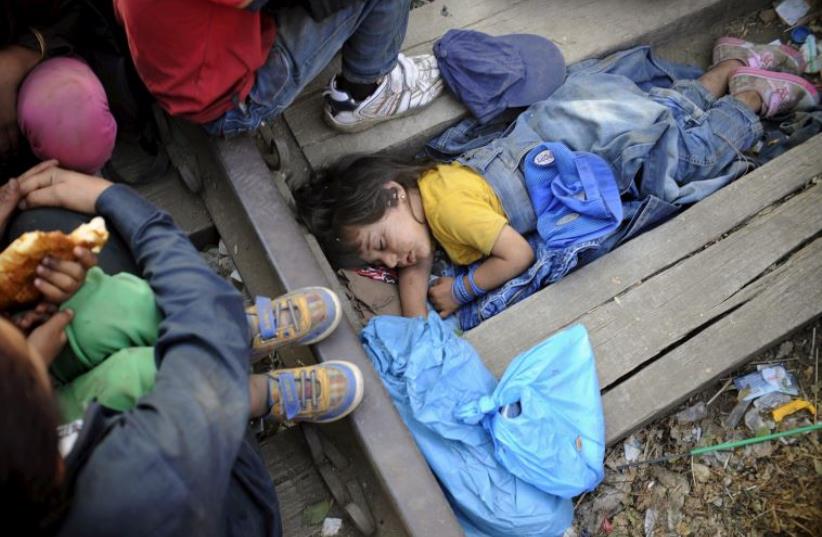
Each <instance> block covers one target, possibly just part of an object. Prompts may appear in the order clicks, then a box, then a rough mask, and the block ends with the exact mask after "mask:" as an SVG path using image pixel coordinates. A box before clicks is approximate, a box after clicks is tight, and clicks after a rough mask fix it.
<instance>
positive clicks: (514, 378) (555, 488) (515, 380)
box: [457, 325, 605, 498]
mask: <svg viewBox="0 0 822 537" xmlns="http://www.w3.org/2000/svg"><path fill="white" fill-rule="evenodd" d="M500 408H503V411H502V412H500V411H499V410H498V409H500ZM457 415H458V417H459V418H460V419H462V420H463V421H465V422H467V423H479V422H480V421H481V422H482V424H483V426H484V427H485V428H486V429H487V430H488V431H489V432H490V433H491V436H492V437H493V439H494V447H495V451H494V453H495V455H496V458H497V460H499V461H500V462H501V463H502V464H503V466H505V467H506V468H507V469H508V470H510V471H511V473H512V474H514V475H515V476H517V477H519V478H520V479H522V480H524V481H527V482H528V483H530V484H532V485H534V486H535V487H537V488H539V489H540V490H543V491H545V492H548V493H550V494H556V495H557V496H561V497H563V498H573V497H574V496H577V495H579V494H582V493H583V492H585V491H589V490H593V489H594V488H595V487H596V486H597V485H598V484H599V483H600V482H601V481H602V478H603V477H604V466H603V460H604V457H605V418H604V416H603V413H602V401H601V398H600V394H599V381H598V380H597V373H596V366H595V364H594V354H593V350H592V349H591V344H590V342H589V341H588V333H587V332H586V330H585V327H583V326H582V325H575V326H572V327H570V328H567V329H565V330H563V331H562V332H559V333H557V334H554V335H553V336H551V337H550V338H548V339H547V340H545V341H543V342H542V343H540V344H539V345H537V346H536V347H534V348H532V349H530V350H528V351H526V352H524V353H522V354H520V355H519V356H517V357H516V358H515V359H514V360H513V361H512V362H511V364H510V365H509V366H508V369H506V371H505V374H504V375H503V376H502V379H500V381H499V384H498V385H497V388H496V389H495V390H494V392H493V394H491V395H489V396H484V397H481V398H479V399H478V400H477V401H473V402H471V403H469V404H467V405H465V406H463V407H462V408H461V409H459V410H458V411H457ZM506 415H508V416H509V417H506ZM514 415H515V417H514Z"/></svg>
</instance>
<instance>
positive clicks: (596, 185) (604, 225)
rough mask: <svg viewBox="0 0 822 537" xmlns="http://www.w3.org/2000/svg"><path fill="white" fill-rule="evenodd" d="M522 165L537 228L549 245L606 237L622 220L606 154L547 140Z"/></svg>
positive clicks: (551, 246)
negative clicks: (576, 148)
mask: <svg viewBox="0 0 822 537" xmlns="http://www.w3.org/2000/svg"><path fill="white" fill-rule="evenodd" d="M522 166H523V172H524V174H525V186H526V188H527V189H528V194H529V195H530V196H531V203H532V204H533V205H534V212H535V213H536V214H537V231H538V232H539V235H540V237H541V238H542V240H544V241H545V242H546V243H547V244H548V246H549V247H550V248H565V247H567V246H571V245H572V244H577V243H579V242H582V241H588V240H592V239H596V238H599V237H602V236H604V235H606V234H608V233H610V232H612V231H614V230H615V229H616V228H617V227H619V224H620V223H621V222H622V214H623V213H622V202H621V200H620V197H619V188H618V187H617V183H616V177H615V176H614V172H613V170H612V169H611V166H610V165H609V164H608V163H607V162H606V161H605V159H603V158H602V157H600V156H598V155H595V154H593V153H586V152H583V151H571V150H570V149H568V147H566V146H565V145H563V144H560V143H543V144H540V145H538V146H537V147H535V148H534V149H532V150H531V151H530V152H529V153H528V154H527V155H526V156H525V159H524V161H523V165H522Z"/></svg>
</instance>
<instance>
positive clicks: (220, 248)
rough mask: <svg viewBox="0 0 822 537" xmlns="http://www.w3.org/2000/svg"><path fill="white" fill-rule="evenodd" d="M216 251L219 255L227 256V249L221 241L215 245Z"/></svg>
mask: <svg viewBox="0 0 822 537" xmlns="http://www.w3.org/2000/svg"><path fill="white" fill-rule="evenodd" d="M217 251H218V252H220V255H228V247H227V246H226V245H225V243H224V242H223V239H220V242H219V243H217Z"/></svg>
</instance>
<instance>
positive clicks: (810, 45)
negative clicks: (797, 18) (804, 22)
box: [799, 34, 822, 74]
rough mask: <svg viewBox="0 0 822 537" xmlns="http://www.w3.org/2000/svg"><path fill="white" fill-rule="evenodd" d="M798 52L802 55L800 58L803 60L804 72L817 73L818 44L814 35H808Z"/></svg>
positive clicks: (818, 66)
mask: <svg viewBox="0 0 822 537" xmlns="http://www.w3.org/2000/svg"><path fill="white" fill-rule="evenodd" d="M799 52H801V53H802V57H803V58H805V72H806V73H810V74H812V73H818V72H819V69H820V67H822V65H820V63H822V62H820V61H819V55H820V50H819V44H818V43H817V41H816V36H815V35H814V34H810V35H809V36H808V37H807V38H806V39H805V42H804V43H803V44H802V46H801V47H800V48H799Z"/></svg>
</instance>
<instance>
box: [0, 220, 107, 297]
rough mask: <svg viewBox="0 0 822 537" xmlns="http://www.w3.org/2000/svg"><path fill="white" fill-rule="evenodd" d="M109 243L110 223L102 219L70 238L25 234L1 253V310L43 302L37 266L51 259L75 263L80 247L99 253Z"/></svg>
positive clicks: (80, 228) (56, 234)
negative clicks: (40, 299) (77, 247)
mask: <svg viewBox="0 0 822 537" xmlns="http://www.w3.org/2000/svg"><path fill="white" fill-rule="evenodd" d="M107 240H108V230H107V229H106V222H105V221H104V220H103V219H102V218H101V217H99V216H97V217H95V218H93V219H92V220H91V222H89V223H88V224H82V225H81V226H78V227H77V229H75V230H74V231H72V232H71V233H70V234H68V235H66V234H65V233H63V232H62V231H30V232H28V233H23V234H22V235H20V236H19V237H18V238H17V239H16V240H15V241H14V242H12V243H11V244H9V246H8V247H7V248H6V249H5V250H3V252H2V253H0V310H5V309H7V308H9V307H11V306H20V305H23V304H28V303H30V302H34V301H35V300H37V299H38V298H40V291H39V290H38V289H37V288H36V287H35V286H34V279H35V277H36V276H37V272H36V270H37V265H39V264H40V262H41V261H42V260H43V258H44V257H46V256H47V255H49V256H51V257H54V258H57V259H66V260H68V259H74V254H73V253H72V251H73V250H74V248H75V247H76V246H82V247H84V248H88V249H89V250H91V251H92V252H94V253H99V252H100V250H101V249H102V248H103V246H105V244H106V241H107Z"/></svg>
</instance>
